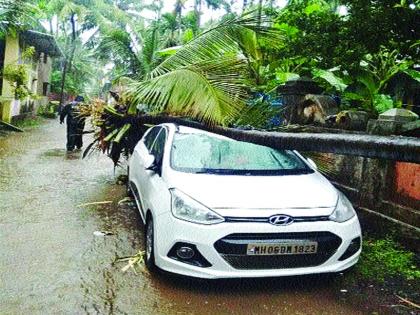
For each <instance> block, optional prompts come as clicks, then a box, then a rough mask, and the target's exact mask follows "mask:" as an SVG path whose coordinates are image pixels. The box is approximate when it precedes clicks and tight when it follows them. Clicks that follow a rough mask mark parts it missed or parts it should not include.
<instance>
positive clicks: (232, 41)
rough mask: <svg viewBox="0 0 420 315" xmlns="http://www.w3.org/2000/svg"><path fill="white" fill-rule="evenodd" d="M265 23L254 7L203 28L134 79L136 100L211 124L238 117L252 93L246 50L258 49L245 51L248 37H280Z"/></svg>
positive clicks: (132, 87)
mask: <svg viewBox="0 0 420 315" xmlns="http://www.w3.org/2000/svg"><path fill="white" fill-rule="evenodd" d="M262 25H265V23H263V24H260V20H259V19H258V18H256V17H254V16H253V15H252V12H251V13H248V14H246V15H244V16H242V17H239V18H232V19H229V20H226V21H223V22H221V23H220V24H219V25H217V26H216V27H214V28H212V29H210V30H208V31H206V32H204V33H202V34H201V35H199V36H198V37H196V38H195V39H193V40H192V41H190V42H189V43H187V44H186V45H184V46H182V47H181V48H179V49H178V50H177V51H176V52H175V53H174V54H172V55H171V56H170V57H168V58H167V59H166V60H165V61H163V62H162V63H161V64H160V65H158V66H157V67H156V68H155V69H154V70H153V71H151V73H150V75H149V76H147V80H145V81H143V82H134V83H132V84H131V85H130V89H129V92H128V94H129V95H130V96H131V97H130V98H131V99H132V100H133V101H134V102H133V106H138V105H143V104H146V105H147V106H148V107H149V108H150V109H151V110H152V112H155V113H170V114H172V115H181V116H189V117H191V118H193V119H198V120H200V121H205V122H207V123H209V124H222V125H226V124H227V123H228V122H231V121H234V120H235V117H237V116H238V115H239V113H240V112H241V111H242V109H244V106H245V103H246V101H247V99H248V98H249V94H248V92H249V87H250V83H251V80H250V72H249V67H248V63H247V59H246V58H245V56H247V55H254V52H245V51H244V50H246V49H248V48H249V47H250V45H249V44H247V43H246V42H247V41H249V40H250V39H252V40H254V39H255V35H256V34H260V35H261V36H264V37H266V38H267V40H269V39H271V40H274V38H278V37H277V36H278V33H277V32H275V31H273V30H272V29H271V28H270V27H268V26H262ZM251 46H252V45H251Z"/></svg>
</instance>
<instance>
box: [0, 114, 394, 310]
mask: <svg viewBox="0 0 420 315" xmlns="http://www.w3.org/2000/svg"><path fill="white" fill-rule="evenodd" d="M86 138H88V137H86ZM85 142H88V140H87V139H85ZM85 144H86V143H85ZM120 173H122V170H116V171H114V168H113V164H112V162H111V161H110V160H109V159H108V158H106V157H105V156H103V155H100V154H96V155H95V154H94V155H93V156H91V157H90V158H89V159H83V160H82V159H81V152H76V153H72V154H67V153H66V152H65V127H64V125H59V124H58V122H57V121H52V120H50V121H44V122H43V123H42V124H41V126H39V127H35V128H31V129H30V130H29V131H27V132H25V133H8V134H6V135H3V136H1V135H0V314H372V313H378V314H384V313H394V312H395V311H396V308H395V305H394V306H393V305H392V301H391V302H390V301H388V300H384V298H383V297H382V296H381V291H380V289H377V288H375V287H373V286H372V287H370V286H366V287H365V288H362V289H360V288H359V289H358V290H353V288H352V287H351V286H350V287H349V285H348V283H349V281H346V279H347V280H348V279H349V278H351V277H352V274H351V272H350V273H349V274H345V275H335V276H325V275H323V276H313V277H291V278H273V279H259V280H229V281H227V280H219V281H197V280H193V279H187V280H185V279H181V278H179V277H175V276H170V275H151V274H149V273H147V272H141V273H139V274H138V275H137V274H135V273H133V272H132V271H128V272H125V273H124V272H122V271H121V268H122V267H123V266H124V263H115V259H116V258H117V257H121V256H127V255H132V254H135V253H137V252H138V251H139V250H142V249H143V246H144V245H143V226H142V224H141V222H140V218H139V215H138V213H137V210H136V209H135V208H134V207H133V206H130V204H124V205H118V201H119V200H121V199H122V198H123V197H124V196H125V189H124V186H121V185H117V184H116V178H117V175H118V174H120ZM96 201H110V202H111V203H109V204H104V205H90V206H83V204H85V203H89V202H96ZM95 231H109V232H111V233H112V235H108V236H96V235H94V232H95Z"/></svg>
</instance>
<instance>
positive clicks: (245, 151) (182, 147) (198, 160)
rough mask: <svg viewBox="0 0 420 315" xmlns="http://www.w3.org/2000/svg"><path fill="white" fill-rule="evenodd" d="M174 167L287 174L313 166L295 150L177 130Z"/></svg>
mask: <svg viewBox="0 0 420 315" xmlns="http://www.w3.org/2000/svg"><path fill="white" fill-rule="evenodd" d="M171 167H172V168H174V169H175V170H179V171H184V172H193V173H217V174H247V175H287V174H307V173H312V172H313V170H311V169H310V168H309V167H308V166H307V165H306V164H305V163H304V162H303V161H302V160H301V159H300V158H299V157H298V156H297V155H296V154H294V153H293V152H292V151H288V150H275V149H272V148H269V147H266V146H261V145H256V144H252V143H247V142H241V141H235V140H231V139H225V138H221V137H214V136H210V135H207V134H200V133H191V134H188V133H185V134H182V133H176V134H175V137H174V141H173V146H172V150H171Z"/></svg>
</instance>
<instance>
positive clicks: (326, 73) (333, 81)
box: [312, 68, 348, 92]
mask: <svg viewBox="0 0 420 315" xmlns="http://www.w3.org/2000/svg"><path fill="white" fill-rule="evenodd" d="M312 74H313V77H314V78H321V79H323V80H325V81H327V82H328V83H329V84H330V85H331V86H333V87H334V88H335V89H336V90H337V91H339V92H343V91H344V90H345V89H346V88H347V86H348V85H347V84H345V83H344V80H343V79H341V78H339V77H337V76H336V75H335V74H334V72H333V71H331V70H322V69H316V68H315V69H313V70H312Z"/></svg>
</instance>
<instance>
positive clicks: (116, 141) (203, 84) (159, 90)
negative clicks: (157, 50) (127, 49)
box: [85, 12, 420, 163]
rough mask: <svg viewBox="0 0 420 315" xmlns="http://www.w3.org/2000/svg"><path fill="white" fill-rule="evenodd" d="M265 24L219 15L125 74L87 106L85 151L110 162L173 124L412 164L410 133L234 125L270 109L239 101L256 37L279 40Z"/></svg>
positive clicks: (415, 155) (418, 157) (249, 79)
mask: <svg viewBox="0 0 420 315" xmlns="http://www.w3.org/2000/svg"><path fill="white" fill-rule="evenodd" d="M269 25H270V21H269V20H268V19H264V18H263V19H262V20H260V19H258V18H255V17H253V15H252V12H251V13H248V14H245V15H244V16H242V17H239V18H233V19H230V20H226V21H224V22H222V23H220V24H219V25H217V26H216V27H214V28H212V29H210V30H208V31H206V32H204V33H202V34H200V35H199V36H198V37H196V38H195V39H193V40H192V41H190V42H189V43H187V44H186V45H184V46H182V47H181V48H179V49H177V50H176V51H175V52H174V54H172V55H171V56H169V57H168V58H167V59H165V60H164V61H163V62H162V63H161V64H159V65H158V66H157V67H156V68H155V69H154V70H152V71H151V72H150V73H149V74H148V75H147V76H145V77H144V78H143V79H142V80H140V81H138V80H132V79H127V80H126V82H125V85H126V87H127V89H126V91H125V92H124V93H123V95H121V97H119V96H118V97H116V100H117V103H115V105H113V106H111V105H105V104H104V103H101V102H100V101H96V104H95V103H94V104H93V106H92V107H91V108H90V110H88V112H89V111H90V113H92V115H93V120H94V124H95V125H96V126H97V127H98V130H97V131H96V135H95V142H94V143H93V144H92V145H91V146H89V147H88V149H87V150H86V151H85V155H86V154H87V153H88V152H89V150H90V149H92V148H94V147H96V148H98V149H100V150H102V151H103V152H106V153H108V155H109V156H110V157H111V158H112V159H113V161H114V163H118V161H119V158H120V155H121V153H125V154H127V155H129V154H130V153H131V152H132V150H133V149H134V146H135V144H136V143H137V142H138V141H139V139H140V138H141V137H142V135H143V134H144V132H145V131H146V130H147V128H148V127H149V126H150V125H154V124H159V123H176V124H180V125H185V126H190V127H194V128H198V129H203V130H207V131H211V132H214V133H217V134H220V135H224V136H227V137H229V138H232V139H236V140H238V141H246V142H251V143H255V144H260V145H265V146H269V147H272V148H276V149H296V150H300V151H315V152H328V153H336V154H346V155H354V156H363V157H369V158H380V159H392V160H398V161H406V162H414V163H420V140H419V139H416V138H409V137H398V136H394V137H384V136H374V135H367V134H337V133H331V134H329V133H288V132H278V131H276V132H273V131H269V130H255V129H251V130H244V129H243V128H237V127H238V126H247V125H251V126H252V127H256V126H258V125H261V122H266V121H267V119H268V118H269V117H270V114H271V113H270V111H269V110H267V106H266V107H264V105H261V104H260V105H258V106H250V105H249V104H248V103H247V101H248V100H249V99H250V97H251V92H250V91H251V88H252V86H253V84H254V83H255V82H254V79H255V78H254V77H253V69H254V68H255V67H254V66H255V64H258V62H260V61H261V49H260V46H259V39H260V40H261V39H263V40H264V44H265V45H270V44H276V43H278V41H279V40H281V34H279V33H278V31H276V30H274V29H272V28H271V27H270V26H269ZM146 113H147V114H146ZM258 122H260V124H258ZM232 127H236V128H232ZM95 144H96V146H94V145H95Z"/></svg>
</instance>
